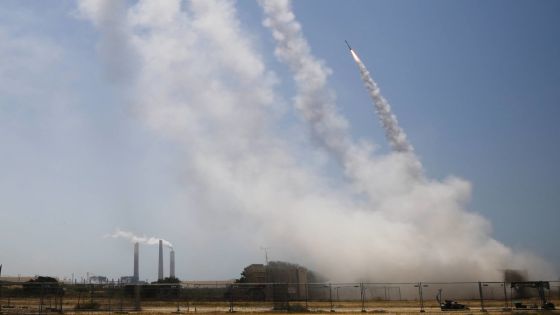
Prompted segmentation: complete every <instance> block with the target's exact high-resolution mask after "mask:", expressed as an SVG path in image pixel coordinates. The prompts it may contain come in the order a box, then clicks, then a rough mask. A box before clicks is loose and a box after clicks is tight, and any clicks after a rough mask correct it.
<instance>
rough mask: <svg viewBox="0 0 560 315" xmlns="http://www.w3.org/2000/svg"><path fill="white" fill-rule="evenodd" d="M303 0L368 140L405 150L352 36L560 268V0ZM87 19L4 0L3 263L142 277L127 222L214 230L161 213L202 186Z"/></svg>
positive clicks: (432, 156)
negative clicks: (137, 103) (393, 135)
mask: <svg viewBox="0 0 560 315" xmlns="http://www.w3.org/2000/svg"><path fill="white" fill-rule="evenodd" d="M237 7H238V15H239V19H240V21H241V24H242V28H243V29H244V30H246V31H247V32H248V33H250V34H251V35H252V36H251V41H252V42H253V45H254V46H255V47H256V49H257V50H258V51H259V52H260V53H261V55H262V57H263V59H264V60H265V62H266V65H267V67H269V68H270V69H271V70H272V71H274V72H275V73H276V74H277V76H278V78H279V80H280V85H279V87H278V89H279V91H281V94H283V95H285V98H286V99H288V100H289V99H290V95H291V94H292V93H293V91H294V87H293V83H292V82H291V79H290V76H289V73H288V70H287V69H286V68H285V67H284V66H283V65H282V64H280V63H279V62H278V61H276V59H275V57H274V53H273V50H274V42H273V40H272V37H271V36H270V34H269V31H268V30H267V29H265V28H264V27H262V25H261V21H262V12H261V10H260V8H259V7H258V6H257V4H256V3H253V2H252V1H239V2H238V3H237ZM294 11H295V13H296V15H297V18H298V20H299V21H300V22H301V24H302V26H303V32H304V34H305V36H306V37H307V39H308V41H309V43H310V45H311V47H312V51H313V53H314V54H315V55H316V56H317V57H318V58H320V59H323V60H324V61H325V63H326V65H327V66H328V67H330V68H331V69H332V70H333V74H332V75H331V76H330V79H329V84H330V87H331V88H332V89H333V90H334V91H335V92H336V94H337V103H338V106H339V109H340V111H341V113H342V114H343V115H344V116H345V117H346V118H347V119H348V121H349V122H350V128H351V131H352V134H353V135H354V137H356V138H363V139H368V140H371V141H373V142H374V143H375V144H376V145H379V146H380V147H381V148H380V150H381V151H382V152H388V150H389V149H388V147H387V144H386V141H385V139H384V134H383V130H382V129H381V127H380V125H379V123H378V121H377V118H376V117H375V113H374V111H373V109H372V105H371V101H370V99H369V97H368V95H367V93H366V91H365V89H364V88H363V85H362V83H361V81H360V77H359V74H358V70H357V68H356V66H355V64H354V62H353V61H352V59H351V57H350V55H349V54H348V50H347V49H346V46H345V44H344V40H345V39H346V40H348V41H349V42H350V43H351V45H352V46H353V48H355V49H356V50H357V52H358V53H359V54H360V56H361V58H362V60H363V61H364V62H365V63H366V65H367V66H368V67H369V68H370V70H371V71H372V73H373V76H374V77H375V79H376V80H377V82H378V83H379V85H380V87H381V90H382V92H383V94H384V95H385V97H386V98H387V99H388V100H389V102H390V103H391V104H392V106H393V110H394V112H395V114H396V115H397V117H398V118H399V121H400V123H401V126H402V127H403V128H404V129H405V131H406V132H407V135H408V137H409V138H410V141H411V143H412V144H413V146H414V147H415V149H416V151H417V153H418V155H419V156H420V157H421V161H422V163H423V164H424V166H425V169H426V170H427V173H428V175H429V176H430V177H434V178H438V179H442V178H445V177H446V176H448V175H457V176H459V177H462V178H464V179H466V180H468V181H470V182H471V183H472V185H473V192H472V198H471V201H470V203H469V204H468V206H467V208H468V209H470V210H472V211H474V212H477V213H480V214H482V215H483V216H484V217H486V218H487V219H489V221H490V222H491V223H492V226H493V231H494V232H493V235H494V237H495V238H496V239H497V240H498V241H501V242H503V243H505V244H506V245H508V246H510V247H513V248H514V249H519V250H528V251H532V252H534V253H536V254H538V255H541V256H543V257H544V258H546V259H547V260H549V261H550V262H551V263H553V264H554V266H555V268H556V269H557V270H560V252H559V251H558V241H557V232H556V231H557V229H556V224H557V222H559V221H560V211H559V210H560V209H559V208H558V205H559V204H560V194H558V187H560V168H559V167H558V162H559V161H560V148H559V143H560V141H558V136H559V135H560V126H559V124H558V123H557V119H558V117H559V116H560V107H559V105H560V89H559V88H558V87H559V86H560V60H559V58H558V57H559V56H560V43H559V42H558V40H557V38H558V35H559V31H560V20H558V18H557V14H558V12H560V3H558V2H557V1H538V2H534V1H492V2H486V1H453V2H450V1H429V2H412V1H357V0H350V1H321V2H319V1H298V2H295V3H294ZM77 16H78V13H77V8H76V7H75V4H74V2H72V1H60V2H56V3H48V4H47V3H45V2H35V1H2V2H1V3H0V36H1V37H0V56H1V57H2V58H3V60H4V61H3V63H4V65H2V66H0V73H2V78H0V82H1V84H2V86H3V88H0V143H2V149H0V152H1V154H0V155H1V156H0V167H1V168H2V173H3V175H2V176H1V179H0V200H2V201H1V202H0V224H1V225H2V227H1V228H0V237H1V238H2V239H3V240H4V241H3V242H0V253H1V254H0V263H4V266H5V269H4V272H5V273H8V274H36V273H51V274H56V275H68V274H69V273H70V272H69V271H68V270H75V271H76V273H81V274H85V272H86V271H90V272H98V273H104V274H111V275H116V274H126V273H127V272H128V269H129V268H127V266H128V265H127V264H128V262H129V260H130V257H129V255H128V253H127V254H125V255H123V254H122V252H123V251H125V250H128V249H129V246H128V244H126V243H122V244H121V243H119V244H116V245H115V244H113V243H111V242H110V241H108V240H107V239H106V238H104V237H103V236H104V235H106V234H108V233H111V232H112V231H113V230H114V229H115V228H117V227H122V228H125V229H132V230H135V231H139V232H142V233H146V234H148V235H161V236H162V237H165V238H168V239H170V240H171V241H172V242H175V243H177V240H183V239H185V238H186V239H188V237H189V234H188V233H187V232H186V231H185V230H188V229H189V228H192V226H191V225H195V224H196V220H197V218H196V217H194V218H193V217H192V216H187V215H185V216H184V217H181V216H179V217H176V218H175V219H173V220H170V219H169V218H168V217H166V216H167V215H176V211H175V210H158V211H153V210H152V209H156V208H157V209H166V208H167V209H174V208H176V207H177V203H180V202H181V201H182V200H183V199H182V198H184V197H183V196H182V195H181V193H180V191H181V188H180V187H179V186H180V183H179V184H178V182H180V180H177V179H176V178H174V177H173V176H170V175H169V174H170V173H172V172H173V169H174V167H175V166H174V165H176V164H177V163H181V157H180V152H181V151H182V149H181V148H177V147H176V146H175V145H174V144H173V143H172V142H169V141H167V140H165V139H162V137H161V136H160V135H157V134H154V133H153V132H151V131H150V130H147V128H146V127H145V126H144V125H143V124H142V123H141V122H140V121H139V119H137V117H136V116H135V114H131V112H130V110H129V109H127V107H125V106H122V103H124V102H125V101H124V100H123V99H122V96H120V94H119V89H121V88H122V87H121V86H120V85H118V84H117V83H115V82H114V81H111V80H110V79H108V77H107V71H106V70H107V69H106V68H104V66H103V63H102V62H101V61H100V58H99V55H98V53H97V50H96V47H97V42H98V40H99V34H98V33H97V32H96V31H95V29H94V28H93V27H92V26H91V24H90V23H88V22H87V21H85V20H84V19H81V18H78V17H77ZM187 203H188V202H187ZM166 211H168V212H166ZM136 213H142V216H141V217H138V216H137V215H135V214H136ZM163 224H166V228H167V229H168V230H166V231H165V232H162V229H161V228H160V227H161V226H163ZM458 224H459V222H458ZM162 234H163V235H162ZM16 235H17V236H16ZM70 235H71V236H72V237H69V236H70ZM174 240H175V241H174ZM205 241H206V242H209V243H212V242H217V241H219V236H215V237H210V236H209V237H208V238H207V239H205ZM179 243H181V242H180V241H179ZM244 246H245V245H244ZM247 246H248V245H247ZM101 247H103V248H104V251H101V250H100V249H99V248H101ZM241 247H243V246H241ZM179 248H180V249H183V251H182V252H181V250H178V252H177V259H178V261H179V263H181V262H182V259H184V260H185V262H186V261H187V258H185V256H186V255H182V254H181V253H186V252H189V253H192V252H193V251H196V250H197V249H199V248H198V247H197V246H194V245H193V246H191V245H186V244H183V245H179ZM243 248H244V247H243ZM88 250H89V251H91V252H92V253H95V255H93V254H90V255H88V254H86V253H84V252H83V251H88ZM244 250H245V251H247V252H251V253H252V254H251V255H250V256H249V257H247V258H246V259H245V260H243V259H237V260H236V262H239V264H241V263H244V262H250V261H254V260H256V259H261V256H262V253H261V252H260V251H259V250H258V248H257V249H254V250H253V251H250V250H249V249H246V248H245V249H244ZM150 251H151V252H153V251H155V248H147V249H146V250H145V252H150ZM220 251H221V253H222V254H225V255H233V252H234V249H231V248H230V249H228V248H221V247H220ZM51 253H55V254H57V255H59V254H63V253H66V254H67V255H65V256H57V258H52V257H51V259H48V258H47V257H49V256H50V255H51ZM99 253H103V255H104V257H99V256H100V255H98V254H99ZM272 254H273V255H274V250H272ZM145 255H147V254H145ZM210 255H216V253H214V252H211V253H210ZM93 256H95V257H93ZM181 256H183V258H182V257H181ZM109 257H110V258H109ZM188 259H190V260H189V263H192V268H189V270H187V271H179V272H178V274H179V276H182V277H184V278H211V277H215V278H228V277H233V276H235V275H236V271H235V270H241V268H242V265H239V266H237V265H235V266H228V264H227V261H221V262H215V263H214V264H212V265H211V267H208V268H206V266H205V264H204V262H203V261H204V260H203V259H202V258H201V259H199V260H196V259H194V258H193V257H189V258H188ZM147 260H149V259H146V261H147ZM19 261H24V262H23V263H20V264H18V262H19ZM154 261H155V259H154ZM193 261H194V262H193ZM113 264H117V265H119V266H122V267H118V268H115V267H114V265H113ZM152 264H153V262H146V265H145V266H146V267H145V268H152V267H153V266H152ZM94 269H95V270H94ZM152 269H154V270H155V268H152Z"/></svg>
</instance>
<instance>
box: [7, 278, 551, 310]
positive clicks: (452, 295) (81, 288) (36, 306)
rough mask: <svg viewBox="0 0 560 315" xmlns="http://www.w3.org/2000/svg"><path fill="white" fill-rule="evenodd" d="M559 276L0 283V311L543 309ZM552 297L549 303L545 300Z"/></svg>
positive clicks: (548, 306) (547, 304)
mask: <svg viewBox="0 0 560 315" xmlns="http://www.w3.org/2000/svg"><path fill="white" fill-rule="evenodd" d="M559 301H560V281H550V282H519V283H505V282H446V283H232V284H214V285H212V284H205V285H196V284H137V285H123V284H64V283H58V282H48V283H45V282H43V283H38V282H24V283H17V282H2V283H0V312H1V313H3V314H43V313H48V312H59V313H62V312H64V313H78V312H114V313H126V312H134V311H143V312H148V313H177V312H180V313H182V312H267V311H292V312H308V311H313V312H396V313H413V312H440V311H449V310H453V311H465V312H471V313H472V312H473V311H483V312H484V311H486V312H503V311H508V310H542V309H547V308H548V309H550V308H551V305H552V304H556V305H557V304H558V302H559ZM551 303H552V304H551Z"/></svg>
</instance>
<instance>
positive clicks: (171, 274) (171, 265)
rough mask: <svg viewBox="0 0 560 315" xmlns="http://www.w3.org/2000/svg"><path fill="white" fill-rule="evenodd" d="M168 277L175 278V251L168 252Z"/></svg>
mask: <svg viewBox="0 0 560 315" xmlns="http://www.w3.org/2000/svg"><path fill="white" fill-rule="evenodd" d="M169 277H170V278H175V251H174V250H173V249H172V250H171V251H170V252H169Z"/></svg>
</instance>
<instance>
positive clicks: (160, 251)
mask: <svg viewBox="0 0 560 315" xmlns="http://www.w3.org/2000/svg"><path fill="white" fill-rule="evenodd" d="M157 278H158V280H163V243H162V241H161V240H159V261H158V276H157Z"/></svg>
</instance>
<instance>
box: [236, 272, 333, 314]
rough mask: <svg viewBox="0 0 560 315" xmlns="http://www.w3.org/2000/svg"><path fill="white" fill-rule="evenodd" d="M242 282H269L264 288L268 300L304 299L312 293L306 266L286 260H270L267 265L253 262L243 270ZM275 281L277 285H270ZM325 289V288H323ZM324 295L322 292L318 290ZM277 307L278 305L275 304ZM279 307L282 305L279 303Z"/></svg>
mask: <svg viewBox="0 0 560 315" xmlns="http://www.w3.org/2000/svg"><path fill="white" fill-rule="evenodd" d="M242 275H243V277H242V279H241V282H244V283H252V284H259V283H262V284H267V285H266V288H265V289H264V295H265V298H266V300H269V301H275V303H276V302H280V303H282V302H284V301H285V300H286V298H287V297H288V296H289V298H290V299H296V300H303V299H305V298H306V297H307V295H308V294H309V293H310V292H309V290H308V288H307V284H308V280H307V278H308V276H309V275H308V271H307V269H306V268H305V267H302V266H298V265H296V264H291V263H286V262H270V263H269V264H267V265H263V264H252V265H249V266H247V267H246V268H245V269H244V270H243V274H242ZM271 283H275V285H270V284H271ZM322 291H324V290H322ZM318 293H320V294H321V295H324V293H322V292H318ZM275 307H276V306H275ZM277 307H282V306H281V305H277Z"/></svg>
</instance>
